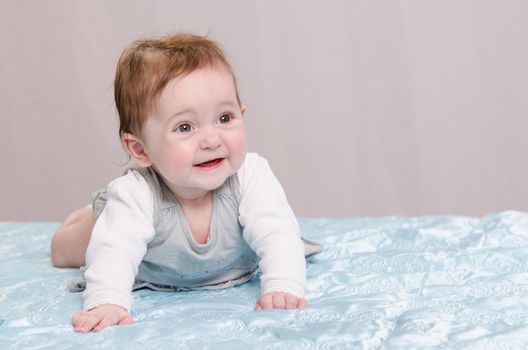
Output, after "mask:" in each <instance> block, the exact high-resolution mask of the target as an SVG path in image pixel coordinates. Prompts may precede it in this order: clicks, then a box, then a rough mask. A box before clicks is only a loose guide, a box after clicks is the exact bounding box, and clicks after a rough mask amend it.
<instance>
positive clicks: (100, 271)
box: [83, 153, 306, 310]
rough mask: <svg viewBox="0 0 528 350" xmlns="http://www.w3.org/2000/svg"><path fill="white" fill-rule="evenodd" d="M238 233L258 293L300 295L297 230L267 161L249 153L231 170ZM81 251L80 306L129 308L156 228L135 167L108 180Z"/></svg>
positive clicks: (302, 274) (302, 266) (302, 269)
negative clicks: (257, 279)
mask: <svg viewBox="0 0 528 350" xmlns="http://www.w3.org/2000/svg"><path fill="white" fill-rule="evenodd" d="M237 176H238V180H239V185H240V194H241V199H240V203H239V222H240V224H241V226H242V227H243V237H244V239H245V240H246V242H247V243H248V245H249V246H250V247H251V249H253V250H254V251H255V253H256V254H257V256H258V257H259V258H260V261H259V268H260V270H261V273H262V275H261V295H264V294H267V293H270V292H286V293H290V294H293V295H295V296H298V297H304V289H305V284H306V263H305V258H304V246H303V243H302V241H301V238H300V229H299V226H298V223H297V220H296V218H295V215H294V213H293V211H292V210H291V208H290V205H289V204H288V201H287V199H286V196H285V194H284V191H283V189H282V187H281V185H280V183H279V181H278V180H277V178H276V177H275V176H274V174H273V172H272V171H271V169H270V167H269V165H268V162H267V161H266V160H265V159H264V158H262V157H260V156H259V155H257V154H254V153H249V154H247V156H246V160H245V162H244V164H243V165H242V167H241V168H240V169H239V171H238V172H237ZM107 196H108V199H107V203H106V205H105V208H104V210H103V212H102V213H101V215H100V216H99V218H98V220H97V222H96V224H95V226H94V229H93V233H92V237H91V239H90V243H89V245H88V249H87V252H86V266H87V269H86V271H85V273H84V276H85V278H86V290H85V292H84V294H83V296H84V298H85V302H84V309H86V310H89V309H92V308H94V307H97V306H99V305H102V304H115V305H119V306H122V307H123V308H125V309H126V310H130V308H131V305H132V293H131V291H132V285H133V283H134V280H135V276H136V275H137V272H138V266H139V264H140V263H141V260H142V258H143V256H144V255H145V253H146V251H147V245H148V243H149V242H150V241H151V240H152V239H153V238H154V236H155V234H156V232H155V230H154V225H153V215H154V213H153V201H154V198H153V192H152V190H151V189H150V187H149V185H148V183H147V182H146V180H145V178H144V177H143V176H142V175H140V174H139V173H138V172H137V171H131V172H128V173H127V174H126V175H124V176H122V177H119V178H117V179H115V180H114V181H112V182H111V183H110V184H109V185H108V187H107Z"/></svg>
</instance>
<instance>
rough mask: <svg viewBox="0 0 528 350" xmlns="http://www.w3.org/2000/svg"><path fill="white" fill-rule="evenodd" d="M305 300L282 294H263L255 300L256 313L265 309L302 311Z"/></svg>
mask: <svg viewBox="0 0 528 350" xmlns="http://www.w3.org/2000/svg"><path fill="white" fill-rule="evenodd" d="M306 304H307V303H306V299H304V298H299V297H296V296H295V295H291V294H288V293H283V292H271V293H268V294H264V295H263V296H261V297H260V298H259V299H258V300H257V305H256V306H255V310H256V311H260V310H266V309H302V308H304V307H305V306H306Z"/></svg>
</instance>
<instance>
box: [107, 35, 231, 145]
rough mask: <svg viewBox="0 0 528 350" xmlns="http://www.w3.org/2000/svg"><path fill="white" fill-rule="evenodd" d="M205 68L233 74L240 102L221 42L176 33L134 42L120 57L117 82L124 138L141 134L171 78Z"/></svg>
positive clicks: (116, 89)
mask: <svg viewBox="0 0 528 350" xmlns="http://www.w3.org/2000/svg"><path fill="white" fill-rule="evenodd" d="M205 67H218V68H224V69H227V70H228V71H229V72H230V73H231V75H232V76H233V82H234V84H235V91H236V94H237V100H238V102H239V104H240V99H239V97H238V90H237V86H236V78H235V75H234V73H233V70H232V68H231V66H230V64H229V62H228V61H227V59H226V57H225V55H224V53H223V52H222V50H221V49H220V47H219V45H218V44H217V43H215V42H214V41H212V40H210V39H208V38H207V37H204V36H197V35H192V34H175V35H170V36H165V37H161V38H158V39H147V40H138V41H134V42H133V43H131V44H130V45H129V46H128V47H127V48H125V50H124V51H123V53H122V54H121V57H120V58H119V61H118V63H117V70H116V76H115V81H114V97H115V103H116V107H117V112H118V114H119V135H120V137H122V136H123V134H124V133H131V134H134V135H140V134H141V130H142V128H143V126H144V125H145V122H146V120H147V115H148V113H149V112H150V111H151V110H152V108H154V107H155V104H156V103H157V101H158V100H159V96H160V95H161V92H162V91H163V88H165V86H166V85H167V83H168V82H169V81H170V80H171V79H173V78H175V77H179V76H184V75H187V74H189V73H191V72H193V71H195V70H197V69H200V68H205Z"/></svg>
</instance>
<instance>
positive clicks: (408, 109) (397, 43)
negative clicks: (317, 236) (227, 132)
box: [0, 0, 528, 220]
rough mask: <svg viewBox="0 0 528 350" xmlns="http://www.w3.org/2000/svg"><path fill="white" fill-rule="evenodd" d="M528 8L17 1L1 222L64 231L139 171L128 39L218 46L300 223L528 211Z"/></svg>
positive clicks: (7, 10)
mask: <svg viewBox="0 0 528 350" xmlns="http://www.w3.org/2000/svg"><path fill="white" fill-rule="evenodd" d="M527 17H528V2H526V1H523V0H518V1H513V0H504V1H499V0H497V1H492V0H472V1H470V0H467V1H463V0H438V1H423V0H407V1H403V0H402V1H396V0H394V1H376V0H364V1H347V0H341V1H339V0H334V1H332V0H330V1H313V0H309V1H306V0H303V1H300V0H299V1H294V0H282V1H279V0H276V1H256V0H254V1H251V0H240V1H237V0H227V1H214V0H211V1H205V0H199V1H129V0H113V1H103V0H99V1H71V0H47V1H24V0H21V1H16V0H13V1H2V2H1V3H0V42H1V46H0V107H1V113H0V118H1V119H0V121H1V122H0V149H1V150H2V151H3V154H2V161H1V163H0V164H1V165H0V167H1V169H0V220H61V219H62V218H64V217H65V215H67V213H69V212H70V211H72V210H74V209H76V208H78V207H80V206H83V205H85V204H87V203H88V200H89V196H90V193H91V192H92V191H93V190H95V189H98V188H101V187H102V186H104V185H105V184H106V183H107V182H108V181H109V180H110V179H112V178H114V177H116V176H118V175H119V174H120V173H121V172H122V170H123V166H122V164H123V162H124V161H125V160H126V156H125V154H124V152H123V151H122V149H121V147H120V144H119V142H118V137H117V117H116V112H115V109H114V108H115V107H114V104H113V96H112V91H113V90H112V80H113V75H114V68H115V63H116V61H117V58H118V56H119V54H120V52H121V50H122V49H123V48H124V47H125V46H126V45H127V43H128V42H130V41H132V40H134V39H137V38H139V37H149V36H157V35H163V34H167V33H171V32H176V31H191V32H196V33H198V34H206V33H209V35H210V36H211V37H212V38H214V39H216V40H218V41H219V42H220V43H221V44H222V46H223V47H224V49H225V51H226V52H227V54H228V56H229V57H230V59H231V61H232V64H233V66H234V69H235V72H236V73H237V75H238V78H239V85H240V93H241V97H242V99H243V101H244V102H245V104H246V105H247V107H248V111H247V119H246V121H247V129H248V134H249V148H250V150H252V151H258V152H259V153H261V154H262V155H264V156H266V157H267V158H268V159H269V160H270V162H271V164H272V167H273V169H274V171H275V173H276V175H277V176H278V177H279V179H280V180H281V182H282V184H283V186H284V188H285V189H286V191H287V194H288V196H289V199H290V202H291V204H292V207H293V208H294V210H295V212H296V213H297V214H298V215H299V216H317V217H350V216H378V215H437V214H450V215H479V216H480V215H484V214H486V213H488V212H493V211H500V210H507V209H516V210H524V211H526V210H528V162H527V157H526V152H527V149H528V139H527V137H526V131H527V127H528V119H527V112H528V98H527V96H526V93H527V88H528V68H527V62H528V38H527V34H528V21H527V20H526V18H527Z"/></svg>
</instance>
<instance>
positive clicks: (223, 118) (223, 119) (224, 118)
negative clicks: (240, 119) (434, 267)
mask: <svg viewBox="0 0 528 350" xmlns="http://www.w3.org/2000/svg"><path fill="white" fill-rule="evenodd" d="M231 119H232V118H231V116H230V115H229V114H222V115H221V116H220V118H218V120H220V123H222V124H225V123H229V122H230V121H231Z"/></svg>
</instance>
